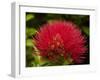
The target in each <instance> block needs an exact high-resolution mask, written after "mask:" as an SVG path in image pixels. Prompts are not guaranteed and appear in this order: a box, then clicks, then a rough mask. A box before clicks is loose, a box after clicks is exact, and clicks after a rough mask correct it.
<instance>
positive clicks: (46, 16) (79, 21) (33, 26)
mask: <svg viewBox="0 0 100 80" xmlns="http://www.w3.org/2000/svg"><path fill="white" fill-rule="evenodd" d="M25 17H26V67H34V66H38V60H37V59H36V57H35V56H33V54H34V50H33V46H34V44H33V43H32V37H34V36H35V34H36V32H37V29H39V27H40V26H41V25H42V24H45V23H47V22H50V21H52V20H66V21H71V22H73V23H75V24H76V25H78V26H79V27H80V29H81V31H82V33H83V34H84V35H85V36H86V39H87V42H86V46H87V47H88V52H87V55H86V59H85V61H84V62H83V63H81V64H89V62H90V61H89V15H73V14H72V15H71V14H51V13H31V12H26V16H25ZM46 65H47V64H46V63H44V64H42V65H41V66H46Z"/></svg>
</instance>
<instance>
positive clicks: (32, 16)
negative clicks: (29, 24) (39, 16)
mask: <svg viewBox="0 0 100 80" xmlns="http://www.w3.org/2000/svg"><path fill="white" fill-rule="evenodd" d="M33 18H35V16H34V15H33V14H27V15H26V21H29V20H31V19H33Z"/></svg>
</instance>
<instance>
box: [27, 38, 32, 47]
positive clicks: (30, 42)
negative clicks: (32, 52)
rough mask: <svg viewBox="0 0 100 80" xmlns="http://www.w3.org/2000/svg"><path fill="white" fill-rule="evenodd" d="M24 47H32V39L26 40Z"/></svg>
mask: <svg viewBox="0 0 100 80" xmlns="http://www.w3.org/2000/svg"><path fill="white" fill-rule="evenodd" d="M26 46H27V47H32V46H33V43H32V39H27V40H26Z"/></svg>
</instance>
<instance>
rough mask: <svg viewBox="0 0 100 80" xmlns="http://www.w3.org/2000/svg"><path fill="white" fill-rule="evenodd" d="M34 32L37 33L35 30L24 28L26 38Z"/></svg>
mask: <svg viewBox="0 0 100 80" xmlns="http://www.w3.org/2000/svg"><path fill="white" fill-rule="evenodd" d="M36 32H37V30H36V29H34V28H26V35H27V37H29V36H32V35H35V34H36Z"/></svg>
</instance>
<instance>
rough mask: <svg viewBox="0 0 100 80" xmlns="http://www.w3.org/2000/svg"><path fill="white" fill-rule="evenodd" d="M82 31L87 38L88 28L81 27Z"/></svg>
mask: <svg viewBox="0 0 100 80" xmlns="http://www.w3.org/2000/svg"><path fill="white" fill-rule="evenodd" d="M82 30H83V32H84V33H85V34H86V35H87V36H89V27H85V26H83V27H82Z"/></svg>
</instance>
